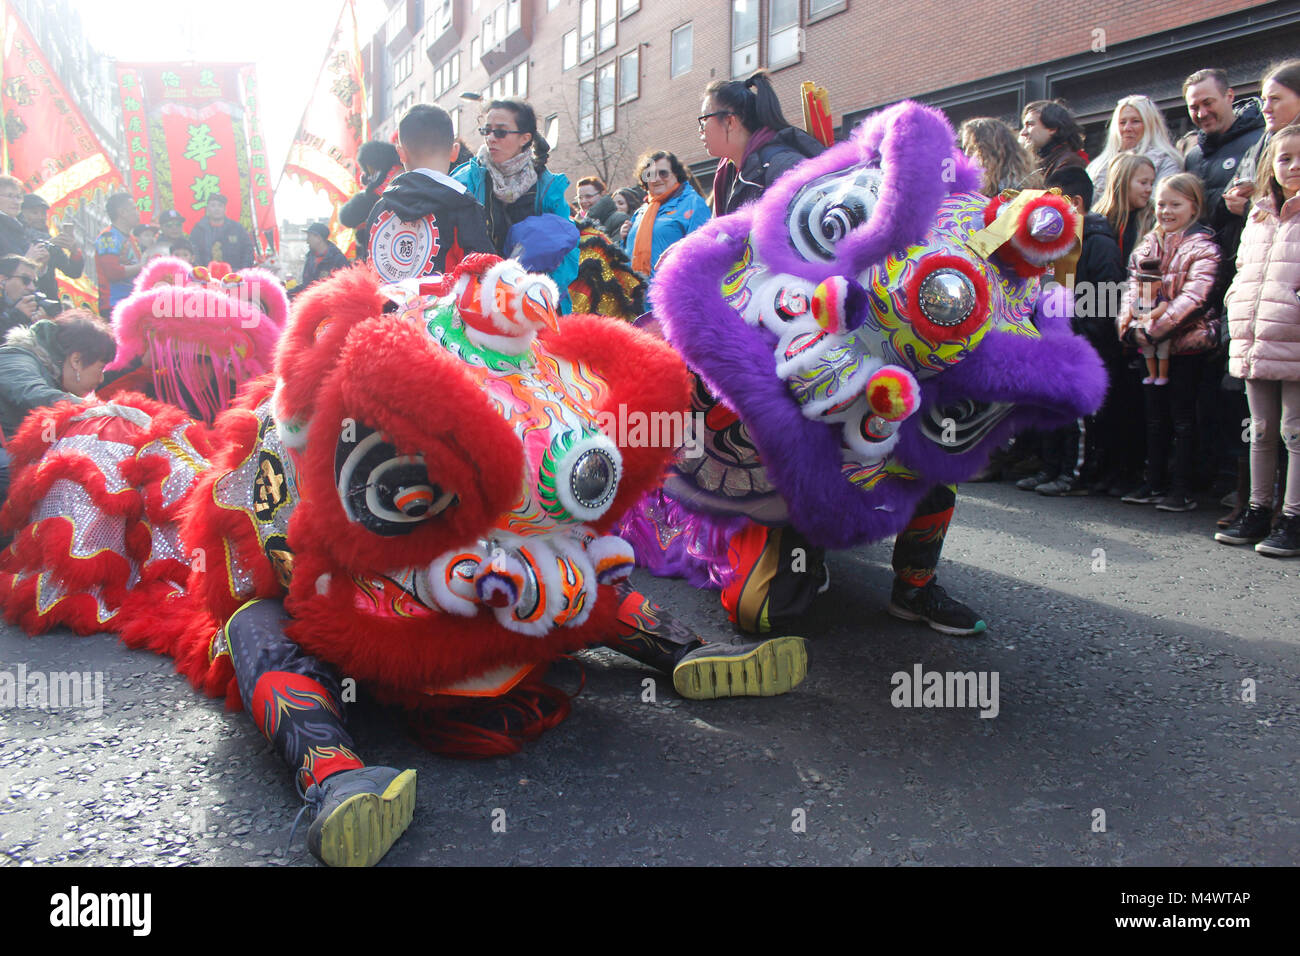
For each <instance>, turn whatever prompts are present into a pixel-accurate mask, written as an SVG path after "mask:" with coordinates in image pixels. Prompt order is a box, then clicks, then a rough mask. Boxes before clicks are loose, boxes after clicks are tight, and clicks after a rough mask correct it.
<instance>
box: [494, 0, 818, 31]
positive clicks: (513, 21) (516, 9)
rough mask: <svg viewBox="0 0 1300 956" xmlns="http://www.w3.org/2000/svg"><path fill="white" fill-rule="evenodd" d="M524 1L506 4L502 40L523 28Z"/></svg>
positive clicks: (796, 14)
mask: <svg viewBox="0 0 1300 956" xmlns="http://www.w3.org/2000/svg"><path fill="white" fill-rule="evenodd" d="M522 6H523V0H510V2H509V3H507V4H506V32H505V34H504V36H503V37H502V39H504V38H505V37H507V36H509V35H510V34H512V33H514V32H515V31H516V30H518V29H519V28H520V26H522V23H521V21H520V17H521V16H523V13H522ZM795 19H796V20H797V19H799V11H798V10H795Z"/></svg>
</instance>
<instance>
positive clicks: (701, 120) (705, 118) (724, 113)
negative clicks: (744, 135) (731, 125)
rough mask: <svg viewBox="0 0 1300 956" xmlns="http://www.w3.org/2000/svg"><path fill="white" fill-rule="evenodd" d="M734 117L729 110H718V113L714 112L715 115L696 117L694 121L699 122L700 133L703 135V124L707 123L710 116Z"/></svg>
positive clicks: (707, 114) (706, 114) (708, 114)
mask: <svg viewBox="0 0 1300 956" xmlns="http://www.w3.org/2000/svg"><path fill="white" fill-rule="evenodd" d="M735 115H736V114H735V113H733V112H732V111H731V110H718V111H717V112H715V113H705V114H704V115H703V116H697V117H696V120H697V121H698V122H699V124H700V132H701V133H703V132H704V124H705V123H707V122H708V121H709V117H711V116H735Z"/></svg>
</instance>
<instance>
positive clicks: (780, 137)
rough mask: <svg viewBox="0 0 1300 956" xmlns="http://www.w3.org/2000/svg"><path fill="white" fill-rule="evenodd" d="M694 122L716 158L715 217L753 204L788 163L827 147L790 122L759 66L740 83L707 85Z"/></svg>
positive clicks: (819, 151)
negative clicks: (758, 68)
mask: <svg viewBox="0 0 1300 956" xmlns="http://www.w3.org/2000/svg"><path fill="white" fill-rule="evenodd" d="M697 122H698V123H699V124H700V140H701V141H703V143H704V149H705V151H706V152H707V153H708V154H709V155H710V156H716V157H718V169H717V172H716V173H714V175H713V214H714V215H715V216H725V215H726V214H727V213H730V212H735V211H736V210H737V209H739V208H740V207H741V206H743V205H745V203H748V202H753V201H754V200H755V199H757V198H758V197H759V196H761V195H762V194H763V193H764V192H765V191H766V190H767V187H769V186H771V185H772V183H774V182H776V181H777V179H779V178H780V176H781V174H782V173H784V172H785V171H786V170H787V169H789V168H790V167H791V166H793V165H795V164H796V163H798V162H800V161H801V160H803V159H807V158H808V157H810V156H817V155H820V154H821V152H822V151H823V150H824V149H825V148H826V147H824V146H823V145H822V144H821V143H819V142H817V140H815V139H813V138H812V137H811V136H809V135H808V134H807V133H805V132H804V131H803V130H801V129H799V128H798V127H797V126H791V125H790V121H789V120H787V119H786V118H785V114H784V113H782V112H781V101H780V100H778V99H777V96H776V90H774V89H773V88H772V81H771V80H770V79H768V77H767V74H766V73H765V72H763V71H762V70H759V71H758V72H757V73H755V74H754V75H753V76H751V77H750V78H749V79H747V80H745V81H743V82H742V81H740V80H714V81H713V82H712V83H710V84H709V85H708V86H707V87H706V88H705V90H704V102H703V104H702V105H701V108H700V116H699V118H698V120H697Z"/></svg>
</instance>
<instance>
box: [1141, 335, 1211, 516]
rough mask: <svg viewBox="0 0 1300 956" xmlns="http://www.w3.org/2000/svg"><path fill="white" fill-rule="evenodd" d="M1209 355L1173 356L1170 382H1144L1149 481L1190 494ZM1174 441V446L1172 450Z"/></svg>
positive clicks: (1158, 487) (1160, 487) (1155, 487)
mask: <svg viewBox="0 0 1300 956" xmlns="http://www.w3.org/2000/svg"><path fill="white" fill-rule="evenodd" d="M1205 361H1206V356H1205V354H1199V355H1173V356H1170V359H1169V384H1168V385H1143V386H1142V389H1143V392H1144V393H1145V398H1146V418H1147V484H1149V485H1150V486H1151V488H1152V490H1154V491H1163V490H1165V489H1168V490H1169V491H1170V492H1171V493H1173V494H1184V495H1185V494H1187V493H1188V491H1189V490H1190V489H1191V486H1192V478H1193V477H1194V475H1193V471H1194V464H1195V455H1196V404H1197V396H1198V394H1199V390H1200V386H1201V376H1202V373H1203V371H1204V368H1205ZM1171 440H1172V449H1171Z"/></svg>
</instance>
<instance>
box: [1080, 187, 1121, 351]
mask: <svg viewBox="0 0 1300 956" xmlns="http://www.w3.org/2000/svg"><path fill="white" fill-rule="evenodd" d="M1126 278H1127V273H1126V272H1125V269H1124V257H1123V255H1121V254H1120V251H1119V243H1118V242H1117V241H1116V239H1115V232H1114V230H1113V229H1111V228H1110V223H1109V222H1107V221H1106V217H1105V216H1103V215H1101V214H1100V213H1095V212H1090V213H1088V214H1087V215H1086V216H1084V217H1083V249H1082V250H1081V251H1080V253H1079V263H1078V265H1077V266H1076V267H1075V273H1074V298H1075V305H1076V309H1075V311H1076V318H1075V319H1074V322H1073V325H1074V330H1075V331H1076V332H1079V333H1081V334H1083V335H1084V336H1086V337H1087V339H1088V341H1089V342H1091V343H1092V344H1093V346H1094V347H1095V348H1097V350H1098V351H1101V352H1102V353H1103V354H1105V352H1107V351H1110V350H1111V349H1112V348H1117V347H1118V341H1119V340H1118V339H1117V338H1116V337H1115V316H1114V315H1113V314H1112V311H1113V310H1112V309H1111V307H1110V306H1111V304H1112V303H1113V304H1116V305H1118V302H1119V296H1116V295H1112V294H1111V291H1112V290H1113V289H1115V288H1118V289H1120V290H1121V292H1122V289H1123V283H1124V281H1125V279H1126ZM1112 283H1119V285H1118V287H1116V286H1114V285H1112ZM1085 297H1086V298H1085ZM1085 306H1086V307H1085Z"/></svg>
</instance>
